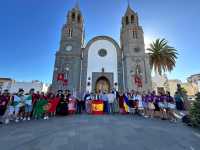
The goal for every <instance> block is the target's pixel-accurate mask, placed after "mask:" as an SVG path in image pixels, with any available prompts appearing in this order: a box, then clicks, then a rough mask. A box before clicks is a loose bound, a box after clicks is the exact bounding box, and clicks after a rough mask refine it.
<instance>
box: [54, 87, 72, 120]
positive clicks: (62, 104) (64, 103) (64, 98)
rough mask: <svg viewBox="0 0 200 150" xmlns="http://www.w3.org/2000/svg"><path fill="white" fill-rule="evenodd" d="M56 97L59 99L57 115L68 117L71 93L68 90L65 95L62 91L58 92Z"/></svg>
mask: <svg viewBox="0 0 200 150" xmlns="http://www.w3.org/2000/svg"><path fill="white" fill-rule="evenodd" d="M56 97H57V98H59V104H58V107H57V110H56V113H57V114H58V115H62V116H66V115H68V102H69V91H68V90H66V91H65V93H64V94H63V91H62V90H58V93H57V95H56Z"/></svg>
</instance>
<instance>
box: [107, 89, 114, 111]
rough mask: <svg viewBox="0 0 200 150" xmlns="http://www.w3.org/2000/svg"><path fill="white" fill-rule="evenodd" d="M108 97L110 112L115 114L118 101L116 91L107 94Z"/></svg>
mask: <svg viewBox="0 0 200 150" xmlns="http://www.w3.org/2000/svg"><path fill="white" fill-rule="evenodd" d="M107 97H108V102H109V107H110V108H109V110H110V113H114V101H115V99H116V97H115V92H114V91H112V90H111V91H110V93H108V94H107Z"/></svg>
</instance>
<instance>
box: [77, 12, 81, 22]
mask: <svg viewBox="0 0 200 150" xmlns="http://www.w3.org/2000/svg"><path fill="white" fill-rule="evenodd" d="M77 20H78V23H80V22H81V16H80V14H79V15H78V17H77Z"/></svg>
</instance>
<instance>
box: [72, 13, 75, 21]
mask: <svg viewBox="0 0 200 150" xmlns="http://www.w3.org/2000/svg"><path fill="white" fill-rule="evenodd" d="M74 20H75V13H74V12H73V13H72V21H74Z"/></svg>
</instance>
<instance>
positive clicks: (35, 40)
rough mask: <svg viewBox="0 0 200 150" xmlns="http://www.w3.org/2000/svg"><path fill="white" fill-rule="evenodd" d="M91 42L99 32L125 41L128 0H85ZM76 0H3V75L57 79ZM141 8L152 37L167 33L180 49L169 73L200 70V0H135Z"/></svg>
mask: <svg viewBox="0 0 200 150" xmlns="http://www.w3.org/2000/svg"><path fill="white" fill-rule="evenodd" d="M79 1H80V8H81V11H82V13H83V15H84V20H85V31H86V42H87V41H88V40H90V39H91V38H93V37H94V36H97V35H108V36H111V37H113V38H114V39H115V40H116V41H119V37H120V27H121V17H122V16H123V15H124V13H125V11H126V8H127V0H79ZM75 3H76V0H42V1H41V0H1V1H0V58H1V59H0V76H1V77H11V78H13V79H16V80H23V81H31V80H40V81H43V82H48V83H50V82H51V80H52V74H53V66H54V61H55V52H56V51H57V50H58V47H59V42H60V34H61V33H60V31H61V27H62V25H63V24H64V23H65V21H66V15H67V12H68V10H69V9H71V8H72V7H73V6H74V5H75ZM130 3H131V7H132V8H133V9H134V10H135V11H136V12H137V13H138V14H139V17H140V24H141V25H142V27H143V30H144V34H145V40H146V41H147V43H149V42H151V40H154V39H155V38H166V39H167V40H168V41H169V44H170V45H171V46H174V47H176V48H177V49H178V50H179V54H180V55H179V59H178V60H177V64H176V68H175V69H174V71H173V72H171V73H170V74H169V78H177V79H181V80H185V79H186V78H187V77H188V76H190V75H191V74H195V73H200V63H199V62H198V61H199V58H200V49H199V42H200V38H199V35H200V18H199V15H200V1H198V0H190V1H189V0H176V1H175V0H165V1H161V0H130Z"/></svg>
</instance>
